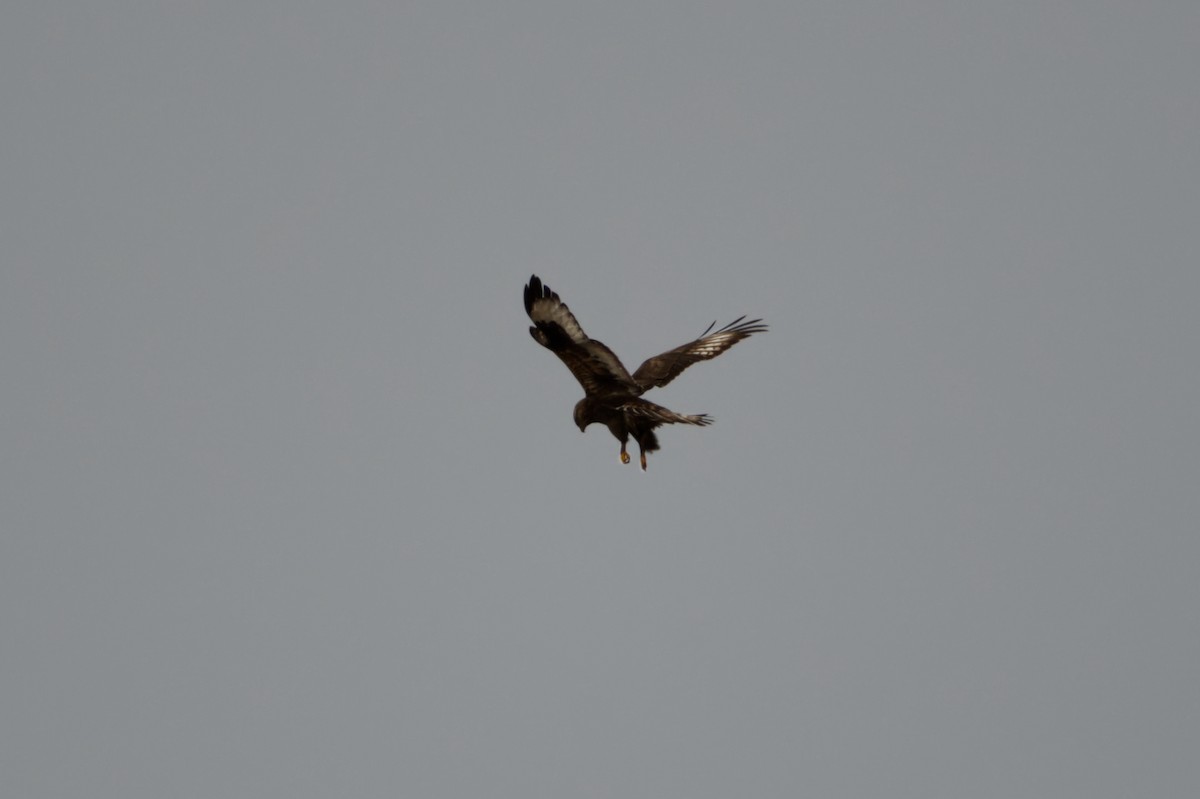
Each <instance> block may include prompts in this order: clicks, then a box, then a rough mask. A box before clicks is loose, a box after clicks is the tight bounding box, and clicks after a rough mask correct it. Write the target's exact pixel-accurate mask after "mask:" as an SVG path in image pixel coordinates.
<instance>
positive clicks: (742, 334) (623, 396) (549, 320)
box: [525, 275, 767, 471]
mask: <svg viewBox="0 0 1200 799" xmlns="http://www.w3.org/2000/svg"><path fill="white" fill-rule="evenodd" d="M525 312H526V313H527V314H529V318H530V320H532V321H533V327H531V328H529V333H530V335H532V336H533V338H534V339H535V340H536V341H537V342H538V343H539V344H541V345H542V346H543V347H545V348H546V349H548V350H550V351H551V352H553V353H554V354H555V355H557V356H558V357H559V358H560V359H561V360H562V362H563V363H565V364H566V365H567V368H568V369H570V370H571V374H573V375H575V379H576V380H578V381H579V383H580V385H582V386H583V392H584V397H583V399H581V400H580V401H579V402H578V403H576V405H575V424H576V425H578V426H579V430H580V432H582V431H583V430H584V429H586V428H587V426H588V425H589V424H593V423H595V422H599V423H600V424H603V425H604V426H606V427H607V428H608V429H609V431H610V432H611V433H612V434H613V435H614V436H615V437H616V439H617V440H618V441H620V442H621V462H622V463H629V453H627V452H626V451H625V446H626V444H627V443H628V441H629V437H630V436H633V440H634V441H636V442H637V444H638V449H639V450H640V456H641V458H640V459H641V463H642V471H645V470H646V453H648V452H654V451H655V450H657V449H659V445H658V436H657V435H655V433H654V429H655V428H657V427H659V426H661V425H664V424H691V425H696V426H697V427H705V426H707V425H710V424H712V421H713V420H712V418H711V417H710V416H708V415H707V414H703V413H700V414H695V415H691V416H684V415H683V414H679V413H675V412H674V411H672V410H668V409H667V408H664V407H662V406H661V405H655V404H654V403H653V402H650V401H648V400H644V399H642V396H641V395H642V394H644V393H646V392H647V391H649V390H650V389H652V388H655V387H662V386H665V385H666V384H667V383H670V382H671V381H672V380H674V379H675V378H676V377H678V376H679V374H680V373H681V372H682V371H683V370H684V369H687V368H688V367H689V366H691V365H692V364H694V363H698V362H700V361H707V360H709V359H711V358H715V357H717V356H718V355H720V354H721V353H722V352H724V351H725V350H727V349H729V348H730V347H732V346H733V345H734V344H737V343H738V342H739V341H741V340H742V339H744V338H747V337H749V336H750V335H752V334H754V333H762V332H765V331H766V329H767V326H766V325H765V324H762V320H761V319H751V320H749V321H742V320H744V319H745V318H746V317H745V316H742V317H739V318H738V319H735V320H734V321H732V322H730V323H729V324H727V325H725V327H722V328H721V329H719V330H716V331H714V332H709V331H711V330H712V329H713V327H714V326H715V325H716V322H714V323H713V324H711V325H709V326H708V330H705V331H704V332H703V333H702V334H701V335H700V337H699V338H698V339H696V340H695V341H689V342H688V343H687V344H684V345H682V346H679V347H676V348H675V349H673V350H669V351H667V352H664V353H662V354H661V355H655V356H654V357H653V358H648V359H647V360H646V361H645V362H644V363H643V364H642V365H641V366H639V367H638V368H637V371H635V372H634V373H633V374H632V375H631V374H629V372H628V371H627V370H626V369H625V367H624V365H622V363H621V361H620V359H619V358H617V356H616V355H614V354H613V351H612V350H610V349H609V348H608V347H606V346H604V345H603V344H601V343H600V342H599V341H596V340H595V339H592V338H588V336H587V334H586V333H584V332H583V328H582V327H580V326H579V322H578V321H577V320H576V319H575V315H574V314H572V313H571V309H570V308H568V307H567V305H566V303H564V302H563V301H562V300H560V299H559V298H558V295H557V294H555V293H554V292H553V291H551V290H550V287H549V286H546V285H543V283H542V281H541V280H540V279H539V278H538V276H537V275H532V276H530V278H529V283H528V285H526V286H525Z"/></svg>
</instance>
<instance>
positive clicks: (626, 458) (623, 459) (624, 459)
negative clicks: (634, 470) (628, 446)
mask: <svg viewBox="0 0 1200 799" xmlns="http://www.w3.org/2000/svg"><path fill="white" fill-rule="evenodd" d="M621 463H629V453H628V452H626V451H625V450H621Z"/></svg>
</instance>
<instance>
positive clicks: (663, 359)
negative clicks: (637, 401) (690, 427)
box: [633, 316, 767, 391]
mask: <svg viewBox="0 0 1200 799" xmlns="http://www.w3.org/2000/svg"><path fill="white" fill-rule="evenodd" d="M745 318H746V317H744V316H742V317H739V318H737V319H735V320H733V321H732V322H730V323H729V324H727V325H725V327H723V328H721V329H720V330H718V331H716V332H714V333H709V332H708V331H709V330H712V329H713V326H714V325H716V322H713V324H711V325H709V326H708V330H705V331H704V333H703V334H701V336H700V338H698V339H696V340H695V341H689V342H688V343H687V344H684V345H683V346H680V347H676V348H675V349H673V350H670V351H669V352H664V353H663V354H661V355H655V356H654V357H653V358H648V359H646V361H645V362H644V363H643V364H642V365H641V366H639V367H638V368H637V371H636V372H634V373H633V381H634V382H635V383H637V384H638V385H639V386H640V387H641V389H642V390H643V391H645V390H648V389H650V388H654V387H656V386H657V387H662V386H665V385H666V384H667V383H670V382H671V381H672V380H674V379H675V378H676V377H679V374H680V373H681V372H682V371H683V370H684V369H687V368H688V367H689V366H691V365H692V364H694V363H699V362H700V361H707V360H710V359H712V358H715V357H717V356H718V355H720V354H721V353H722V352H724V351H725V350H727V349H729V348H730V347H732V346H733V345H734V344H737V343H738V342H739V341H741V340H742V339H745V338H749V337H750V336H751V335H753V334H754V333H761V332H763V331H765V330H766V329H767V326H766V325H765V324H763V323H762V320H761V319H751V320H750V321H748V322H743V321H742V320H743V319H745Z"/></svg>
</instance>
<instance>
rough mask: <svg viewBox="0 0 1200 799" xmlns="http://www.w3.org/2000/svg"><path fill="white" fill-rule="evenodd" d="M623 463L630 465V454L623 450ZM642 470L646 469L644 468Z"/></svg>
mask: <svg viewBox="0 0 1200 799" xmlns="http://www.w3.org/2000/svg"><path fill="white" fill-rule="evenodd" d="M621 463H629V453H628V452H626V451H625V450H621ZM642 468H643V469H645V468H646V467H645V466H643V467H642Z"/></svg>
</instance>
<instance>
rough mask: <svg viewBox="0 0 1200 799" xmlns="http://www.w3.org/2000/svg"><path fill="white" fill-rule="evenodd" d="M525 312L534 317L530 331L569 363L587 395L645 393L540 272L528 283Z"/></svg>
mask: <svg viewBox="0 0 1200 799" xmlns="http://www.w3.org/2000/svg"><path fill="white" fill-rule="evenodd" d="M525 313H527V314H529V318H530V319H531V320H532V321H533V327H531V328H529V334H530V335H531V336H533V337H534V339H536V340H537V342H538V343H539V344H541V345H542V346H543V347H545V348H546V349H548V350H550V351H551V352H553V353H554V354H555V355H557V356H558V357H559V359H561V360H562V362H563V363H565V364H566V365H567V368H568V369H570V370H571V374H573V375H575V379H576V380H578V381H579V383H580V385H582V386H583V390H584V393H585V394H587V396H589V397H590V396H594V395H597V394H624V395H635V394H640V393H641V388H640V387H639V386H638V384H637V383H636V382H634V379H633V378H632V377H630V376H629V372H628V371H627V370H626V369H625V366H624V365H623V364H622V363H621V361H620V359H619V358H617V356H616V355H615V354H613V351H612V350H610V349H609V348H608V347H606V346H604V345H603V344H602V343H600V342H599V341H596V340H595V339H590V338H588V336H587V334H586V333H584V332H583V328H582V327H580V326H579V321H578V320H577V319H575V314H573V313H571V309H570V308H568V307H567V304H566V303H564V302H563V301H562V300H560V299H559V298H558V295H557V294H555V293H554V292H553V291H551V290H550V287H549V286H546V285H543V284H542V281H541V279H540V278H539V277H538V276H537V275H532V276H530V278H529V284H528V285H526V286H525Z"/></svg>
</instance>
